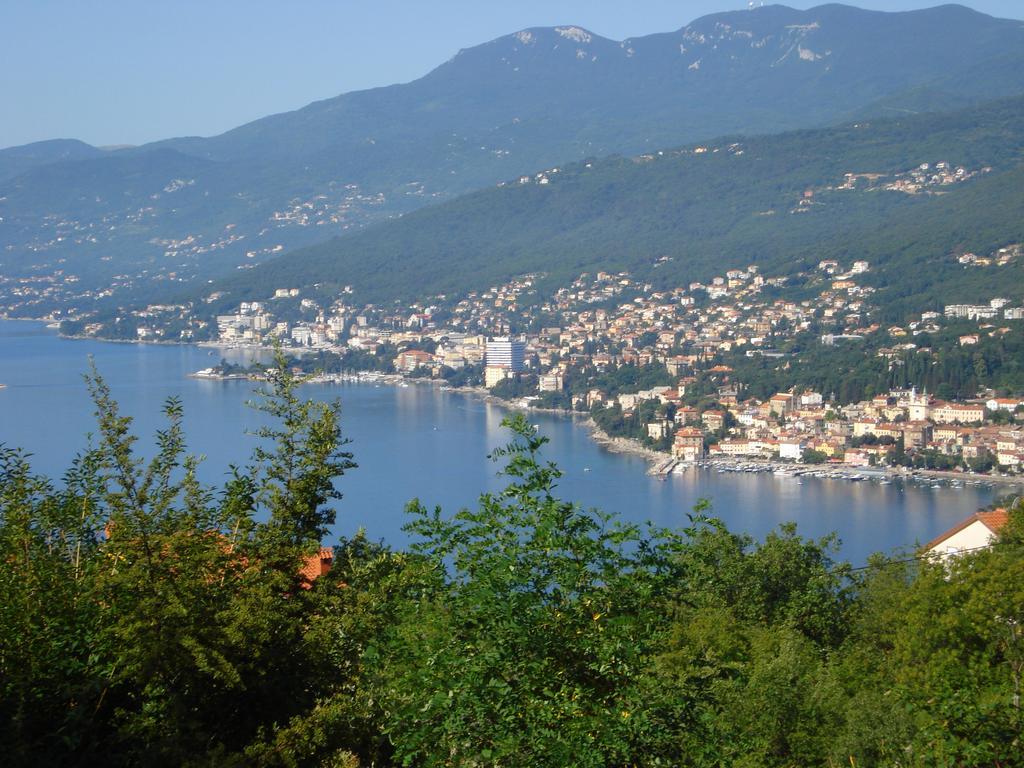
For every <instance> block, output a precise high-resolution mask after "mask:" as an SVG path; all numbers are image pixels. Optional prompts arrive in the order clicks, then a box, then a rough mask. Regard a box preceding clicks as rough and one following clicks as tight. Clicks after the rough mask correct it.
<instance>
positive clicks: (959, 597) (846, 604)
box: [0, 367, 1024, 767]
mask: <svg viewBox="0 0 1024 768" xmlns="http://www.w3.org/2000/svg"><path fill="white" fill-rule="evenodd" d="M297 383H298V382H297V380H296V379H295V378H293V377H292V376H291V374H289V373H288V372H287V370H286V369H285V368H284V367H281V368H279V369H278V370H277V371H275V372H274V374H273V375H272V377H271V383H270V386H269V389H268V391H267V392H266V393H265V397H264V398H263V399H262V406H261V407H262V408H263V410H264V411H266V412H267V414H268V415H270V416H271V417H273V419H274V420H273V424H272V426H269V427H267V428H266V429H265V430H264V431H263V432H262V433H261V434H262V440H261V442H260V447H259V448H258V449H257V450H256V451H255V452H254V455H253V460H252V462H251V464H250V465H249V466H246V467H241V468H237V467H236V468H232V469H231V472H230V475H229V478H228V480H227V482H226V483H225V484H224V486H223V487H222V488H220V489H211V488H207V487H205V486H203V485H202V484H200V483H199V482H198V480H197V479H196V474H195V469H196V460H195V459H194V458H191V457H189V456H188V455H187V453H186V449H185V441H184V436H183V434H182V430H181V406H180V404H179V403H177V402H176V401H173V400H172V401H169V402H168V403H167V404H166V406H165V412H166V415H167V419H168V422H167V427H166V428H165V429H164V430H162V431H161V432H160V433H159V434H158V436H157V450H156V453H155V456H154V458H152V459H151V460H149V461H147V462H142V461H140V460H139V459H138V458H137V456H136V454H135V452H134V450H133V448H134V438H133V437H132V435H131V433H130V422H129V420H128V419H127V418H125V417H123V416H121V415H120V413H119V411H118V409H117V405H116V404H115V403H114V402H113V400H112V399H111V397H110V393H109V390H108V389H107V387H106V385H105V384H104V382H103V381H102V379H100V378H99V377H98V376H97V375H95V374H94V375H92V376H90V377H89V385H90V387H91V390H92V393H93V399H94V402H95V404H96V410H97V418H98V433H97V441H96V444H95V445H94V446H92V447H90V448H89V449H88V450H87V451H86V452H85V453H83V454H82V456H81V457H80V459H79V460H78V461H76V462H75V464H74V465H73V466H72V468H71V469H70V470H69V471H68V473H67V475H66V476H65V477H64V478H63V479H62V481H61V482H60V483H54V482H53V481H51V480H49V479H46V478H41V477H38V476H37V475H35V474H33V472H32V471H31V467H30V465H29V461H28V457H26V456H25V455H24V454H22V453H20V452H18V451H17V450H13V449H8V448H4V449H2V450H0V749H2V750H3V754H4V761H5V763H6V764H10V765H33V766H36V765H49V764H60V765H93V764H104V765H115V766H117V765H125V766H127V765H158V766H159V765H190V766H207V765H218V766H220V765H228V766H230V765H246V766H249V765H257V766H307V765H310V766H356V765H364V766H390V765H396V766H397V765H408V766H564V765H581V766H659V765H660V766H674V765H685V766H709V767H710V766H779V767H781V766H823V767H824V766H839V765H844V766H845V765H854V766H871V765H876V766H894V765H899V766H933V765H948V766H1014V765H1021V764H1024V761H1022V757H1021V755H1022V752H1024V750H1022V745H1021V731H1022V727H1024V720H1022V713H1021V706H1020V692H1021V677H1022V674H1024V629H1022V627H1024V513H1022V512H1021V510H1020V508H1019V507H1020V505H1019V503H1018V505H1017V506H1018V508H1017V509H1016V510H1015V511H1014V513H1013V515H1012V517H1011V523H1010V525H1009V526H1008V527H1007V529H1006V531H1005V532H1004V533H1003V535H1002V537H1001V539H1000V540H999V542H998V543H997V544H996V545H995V546H994V547H992V548H991V549H989V550H986V551H980V552H975V553H970V554H967V555H964V556H963V557H961V558H959V559H957V560H956V561H954V562H951V563H946V564H941V563H933V562H929V561H925V560H919V559H915V558H907V557H902V558H901V557H893V558H888V557H885V556H881V555H879V556H877V557H876V558H875V559H873V560H872V562H871V563H870V565H869V566H868V567H867V568H864V569H859V570H852V569H850V568H849V567H848V566H846V565H844V564H841V563H837V562H836V561H835V560H834V559H833V554H834V551H835V545H836V542H835V541H834V540H833V539H824V540H821V541H810V540H806V539H803V538H801V537H799V536H798V535H797V533H796V530H795V528H794V527H793V526H783V527H782V528H780V529H779V530H778V531H777V532H776V533H774V534H772V535H770V536H768V537H767V538H766V539H765V541H763V542H761V543H754V542H752V541H751V540H750V539H749V538H747V537H744V536H740V535H736V534H734V533H731V532H729V531H728V530H726V529H725V527H724V526H723V525H722V524H721V523H720V522H719V521H717V520H716V519H714V518H713V517H710V516H709V514H708V509H707V506H706V505H705V504H702V505H699V507H698V508H697V509H695V510H694V513H693V514H692V515H691V516H690V517H689V522H688V524H687V526H686V527H684V528H683V529H681V530H678V531H670V530H663V529H656V528H651V527H642V526H637V525H629V524H623V523H621V522H620V521H617V520H616V519H615V518H614V517H613V516H611V515H608V514H605V513H602V512H600V511H596V510H587V509H582V508H580V507H578V506H576V505H574V504H572V503H570V502H568V501H564V500H562V499H559V498H558V496H557V494H556V491H557V482H558V478H559V471H558V469H557V467H555V466H554V465H552V464H550V463H547V462H545V461H544V460H543V458H542V455H541V451H542V448H543V445H544V442H545V439H544V438H543V437H541V436H539V435H538V434H536V433H535V431H534V430H533V428H532V427H530V425H529V424H528V423H527V422H526V420H525V418H523V417H521V416H516V417H510V418H509V419H508V420H506V426H508V427H509V428H510V430H511V434H512V439H511V442H510V443H509V444H508V445H506V446H505V447H502V448H499V449H497V450H496V451H495V452H494V454H493V458H494V459H495V460H496V461H498V462H501V463H503V465H504V470H503V471H504V474H505V476H506V477H507V478H508V485H507V486H506V487H505V489H504V490H502V491H500V492H497V493H491V494H484V495H483V496H481V498H480V502H479V504H478V505H477V507H476V509H472V510H470V509H466V510H462V511H459V512H457V513H455V514H454V515H448V514H445V513H444V512H443V511H442V510H440V509H428V508H426V507H425V506H424V505H422V504H421V503H419V502H418V501H413V502H412V503H411V504H410V505H409V508H408V512H409V514H410V522H409V524H408V526H407V530H408V532H409V533H410V535H411V536H412V538H413V544H412V545H411V546H410V547H409V548H408V550H407V551H396V550H392V549H389V548H387V547H385V546H383V545H377V544H373V543H371V542H368V541H367V540H366V539H365V538H364V537H362V536H357V537H355V538H354V539H352V540H345V541H342V542H340V543H339V544H338V545H337V546H336V547H335V549H334V555H335V560H334V568H333V569H332V570H331V571H330V573H329V574H328V575H326V576H324V577H321V578H319V579H317V580H316V581H314V582H313V583H312V584H310V583H309V582H308V581H307V580H305V579H304V577H303V576H302V575H301V572H300V567H301V565H302V563H303V562H305V559H306V558H307V557H308V556H309V555H311V554H314V553H316V552H317V551H318V548H319V546H320V542H321V537H322V536H324V535H325V533H326V532H327V530H328V529H329V527H330V526H331V525H332V524H333V522H334V512H333V511H332V509H331V508H330V506H329V504H330V503H331V502H332V501H333V500H335V499H336V498H337V492H336V491H335V486H334V480H335V479H336V478H337V476H338V475H340V474H343V473H344V472H345V471H347V470H348V469H350V468H352V467H353V466H354V465H353V463H352V460H351V459H352V457H351V456H350V455H349V454H348V453H347V452H346V451H345V445H344V440H343V439H342V437H341V433H340V428H339V421H338V417H339V413H338V408H337V406H336V405H325V404H319V403H307V402H303V401H301V400H300V399H299V398H298V397H297V395H296V391H295V387H296V385H297Z"/></svg>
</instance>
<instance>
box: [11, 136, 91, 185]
mask: <svg viewBox="0 0 1024 768" xmlns="http://www.w3.org/2000/svg"><path fill="white" fill-rule="evenodd" d="M102 154H103V150H101V149H97V148H96V147H93V146H90V145H89V144H86V143H85V142H83V141H78V140H77V139H52V140H50V141H37V142H35V143H33V144H25V145H23V146H20V147H8V148H7V149H0V182H3V181H6V180H7V179H13V178H14V177H16V176H20V175H21V174H23V173H26V172H27V171H30V170H32V169H33V168H38V167H40V166H43V165H49V164H51V163H59V162H62V161H68V160H81V159H84V158H87V157H97V156H98V155H102Z"/></svg>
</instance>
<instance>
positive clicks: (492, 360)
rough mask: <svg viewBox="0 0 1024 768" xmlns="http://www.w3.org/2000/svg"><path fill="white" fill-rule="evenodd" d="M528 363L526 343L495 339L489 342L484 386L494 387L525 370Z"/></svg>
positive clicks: (485, 360) (485, 361) (485, 358)
mask: <svg viewBox="0 0 1024 768" xmlns="http://www.w3.org/2000/svg"><path fill="white" fill-rule="evenodd" d="M525 361H526V343H525V342H523V341H515V340H513V339H510V338H507V337H505V338H501V337H499V338H495V339H491V340H490V341H488V342H487V350H486V354H485V357H484V364H485V365H486V368H485V369H484V385H485V386H487V387H488V388H490V387H493V386H494V385H495V384H497V383H498V382H499V381H503V380H504V379H507V378H509V377H510V376H512V375H513V374H516V373H519V372H520V371H522V370H523V364H524V363H525Z"/></svg>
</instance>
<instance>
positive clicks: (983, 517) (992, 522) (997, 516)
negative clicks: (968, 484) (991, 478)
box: [924, 507, 1010, 550]
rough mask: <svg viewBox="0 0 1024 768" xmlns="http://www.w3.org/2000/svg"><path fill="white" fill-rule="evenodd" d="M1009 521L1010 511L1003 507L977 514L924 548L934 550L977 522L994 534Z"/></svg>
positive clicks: (937, 537)
mask: <svg viewBox="0 0 1024 768" xmlns="http://www.w3.org/2000/svg"><path fill="white" fill-rule="evenodd" d="M1009 519H1010V513H1009V511H1007V510H1005V509H1003V508H1001V507H1000V508H999V509H992V510H988V511H986V512H975V513H974V514H973V515H971V516H970V517H968V518H967V519H966V520H964V521H963V522H961V523H959V524H957V525H955V526H953V527H952V528H950V529H949V530H948V531H946V532H945V533H943V534H940V535H938V536H936V537H935V538H934V539H932V540H931V541H929V542H928V543H927V544H925V545H924V548H925V549H926V550H929V549H933V548H934V547H936V546H938V545H939V544H941V543H942V542H944V541H945V540H946V539H948V538H950V537H951V536H955V535H956V534H958V533H960V531H962V530H964V528H967V527H968V526H970V525H972V524H973V523H975V522H980V523H981V524H982V525H984V526H985V527H986V528H988V529H989V530H990V531H992V533H999V531H1000V530H1002V528H1003V526H1004V525H1006V523H1007V521H1009Z"/></svg>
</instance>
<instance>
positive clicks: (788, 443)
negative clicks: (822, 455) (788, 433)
mask: <svg viewBox="0 0 1024 768" xmlns="http://www.w3.org/2000/svg"><path fill="white" fill-rule="evenodd" d="M803 457H804V443H803V441H801V440H780V441H779V458H780V459H791V460H792V461H800V460H801V459H803Z"/></svg>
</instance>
